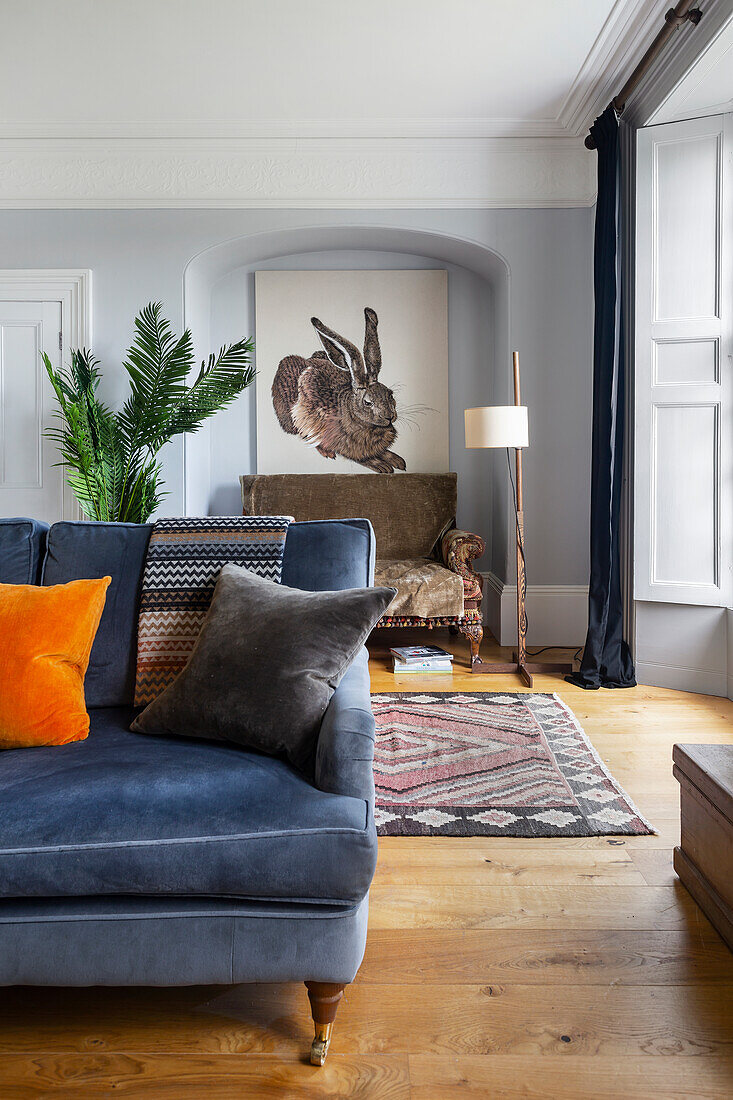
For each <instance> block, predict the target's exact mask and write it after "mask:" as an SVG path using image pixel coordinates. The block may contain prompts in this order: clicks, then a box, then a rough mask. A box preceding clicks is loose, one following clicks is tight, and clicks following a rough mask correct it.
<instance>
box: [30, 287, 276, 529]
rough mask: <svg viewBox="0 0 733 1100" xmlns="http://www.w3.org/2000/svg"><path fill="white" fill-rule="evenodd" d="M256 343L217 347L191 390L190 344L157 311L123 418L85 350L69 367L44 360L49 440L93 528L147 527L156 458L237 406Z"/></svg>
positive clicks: (145, 317) (151, 311) (139, 348)
mask: <svg viewBox="0 0 733 1100" xmlns="http://www.w3.org/2000/svg"><path fill="white" fill-rule="evenodd" d="M252 351H253V344H252V341H251V340H239V341H237V343H235V344H231V345H229V346H227V347H223V348H221V350H220V351H219V354H218V356H214V355H211V356H209V359H208V360H205V361H204V362H203V363H202V364H201V369H200V370H199V372H198V375H197V376H196V378H195V379H194V381H193V383H192V384H191V385H190V386H189V385H187V379H188V377H189V375H190V373H191V371H192V369H193V365H194V359H193V341H192V338H191V333H190V331H189V330H188V329H187V330H186V331H185V332H184V333H183V335H182V336H180V337H176V336H175V335H174V333H173V332H172V330H171V326H170V324H169V323H168V321H167V320H166V319H165V318H164V317H163V316H162V305H161V304H160V303H159V302H151V303H149V305H147V306H146V307H145V308H144V309H143V310H142V311H141V312H140V313H139V314H138V316H137V317H136V319H135V338H134V340H133V343H132V346H131V347H130V349H129V351H128V353H127V358H126V360H125V362H124V364H123V365H124V368H125V370H126V371H127V375H128V377H129V380H130V396H129V397H128V399H127V401H126V402H125V404H124V405H123V407H122V409H121V410H120V411H119V412H113V411H112V410H111V409H110V408H108V406H107V405H105V404H104V403H103V402H101V401H100V400H99V398H98V396H97V389H98V387H99V383H100V380H101V375H100V371H99V363H98V361H97V360H96V359H95V358H94V356H93V355H92V353H91V351H88V350H86V349H84V348H80V349H77V350H75V351H72V353H71V363H70V364H69V367H68V368H61V369H59V370H56V369H55V368H54V367H53V365H52V364H51V361H50V360H49V358H48V356H47V355H45V354H44V355H43V361H44V364H45V367H46V371H47V373H48V376H49V379H50V381H51V385H52V386H53V389H54V392H55V394H56V398H57V400H58V404H59V411H58V414H57V419H58V425H57V426H54V427H51V428H49V429H48V432H47V434H48V435H49V437H50V438H52V439H53V440H54V441H55V442H56V444H57V445H58V448H59V452H60V457H61V464H62V465H63V466H64V467H65V471H66V478H67V481H68V483H69V485H70V487H71V489H72V491H73V492H74V495H75V496H76V498H77V500H78V501H79V504H80V506H81V508H82V511H83V512H84V514H85V515H86V516H87V517H88V518H89V519H96V520H107V521H113V520H121V521H128V522H133V523H144V522H145V521H146V520H147V519H149V518H150V516H151V515H152V514H153V513H154V512H155V510H156V509H157V508H158V506H159V505H160V503H161V501H162V500H163V498H164V496H165V493H164V492H163V490H162V487H161V483H162V479H161V466H160V463H159V462H158V460H157V455H158V452H159V451H160V449H161V447H163V446H164V444H165V443H167V442H168V441H169V440H170V439H172V438H173V437H174V436H176V435H180V434H181V432H194V431H196V430H197V429H198V428H199V427H200V425H201V422H202V421H203V420H205V419H206V418H207V417H210V416H212V415H213V414H214V413H215V412H217V411H218V410H219V409H221V408H223V407H224V406H225V405H227V404H229V403H230V402H231V401H233V400H234V398H235V397H237V396H238V395H239V394H240V393H241V392H242V391H243V390H244V389H245V388H246V387H247V386H249V385H250V384H251V382H252V381H253V379H254V375H255V371H254V367H253V366H252V364H251V361H250V358H251V355H252Z"/></svg>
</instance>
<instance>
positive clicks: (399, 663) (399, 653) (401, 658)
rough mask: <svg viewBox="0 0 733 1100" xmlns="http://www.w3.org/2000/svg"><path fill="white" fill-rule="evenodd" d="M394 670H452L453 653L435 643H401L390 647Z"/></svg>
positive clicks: (400, 671) (401, 671) (399, 672)
mask: <svg viewBox="0 0 733 1100" xmlns="http://www.w3.org/2000/svg"><path fill="white" fill-rule="evenodd" d="M390 653H391V654H392V657H393V658H394V672H395V674H399V675H402V673H403V672H452V671H453V665H452V663H451V662H452V661H453V654H452V653H448V652H447V650H445V649H441V648H440V647H439V646H437V645H403V646H396V647H395V649H390Z"/></svg>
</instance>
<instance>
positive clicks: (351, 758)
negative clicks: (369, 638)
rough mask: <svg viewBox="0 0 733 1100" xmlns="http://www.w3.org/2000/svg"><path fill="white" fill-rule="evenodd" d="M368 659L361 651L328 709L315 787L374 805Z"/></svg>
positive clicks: (318, 748) (372, 716) (372, 728)
mask: <svg viewBox="0 0 733 1100" xmlns="http://www.w3.org/2000/svg"><path fill="white" fill-rule="evenodd" d="M369 687H370V685H369V655H368V653H367V651H366V649H362V651H361V653H359V654H358V655H357V657H356V659H355V660H354V662H353V664H352V665H351V667H350V668H349V669H348V670H347V672H346V674H345V675H344V678H343V680H342V681H341V683H340V684H339V686H338V687H337V689H336V691H335V692H334V694H333V696H332V697H331V702H330V703H329V704H328V707H327V708H326V713H325V714H324V716H323V722H322V724H321V732H320V734H319V736H318V747H317V749H316V774H315V779H316V786H317V787H318V788H319V790H322V791H328V792H329V793H331V794H346V795H351V796H352V797H353V798H364V799H366V800H367V801H368V802H369V803H370V804H371V805H374V773H373V771H372V762H373V760H374V715H373V714H372V706H371V696H370V692H369Z"/></svg>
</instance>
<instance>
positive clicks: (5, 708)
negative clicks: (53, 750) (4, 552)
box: [0, 577, 111, 749]
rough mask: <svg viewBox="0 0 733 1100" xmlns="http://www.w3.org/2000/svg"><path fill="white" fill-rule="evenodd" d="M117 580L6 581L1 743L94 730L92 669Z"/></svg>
mask: <svg viewBox="0 0 733 1100" xmlns="http://www.w3.org/2000/svg"><path fill="white" fill-rule="evenodd" d="M110 580H111V577H102V578H101V579H100V580H91V581H70V582H69V583H68V584H55V585H49V587H47V588H40V587H37V586H36V585H32V584H0V749H18V748H24V747H28V746H31V745H66V744H68V742H69V741H83V740H84V738H85V737H86V736H87V734H88V733H89V715H88V714H87V708H86V705H85V703H84V674H85V673H86V670H87V665H88V664H89V654H90V653H91V651H92V642H93V641H94V635H95V634H96V633H97V627H98V626H99V620H100V618H101V617H102V611H103V610H104V601H105V599H106V595H107V586H108V584H109V583H110Z"/></svg>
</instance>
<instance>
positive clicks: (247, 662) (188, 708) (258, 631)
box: [132, 565, 394, 777]
mask: <svg viewBox="0 0 733 1100" xmlns="http://www.w3.org/2000/svg"><path fill="white" fill-rule="evenodd" d="M393 595H394V589H393V588H347V589H345V590H344V591H341V592H301V591H300V589H298V588H287V587H286V586H285V585H283V584H278V583H276V582H274V581H271V580H269V579H268V578H267V577H260V576H258V575H257V574H256V573H253V572H252V571H251V570H249V569H244V568H243V567H242V566H240V565H225V566H223V568H222V570H221V572H220V573H219V579H218V580H217V582H216V587H215V589H214V595H213V596H212V598H211V606H210V607H209V610H208V612H207V614H206V618H205V619H204V622H203V625H202V626H201V631H200V633H199V636H198V638H197V639H196V643H195V645H194V647H193V651H192V653H191V656H190V658H189V660H188V663H187V665H186V666H185V668H184V669H183V670H182V671H181V672H180V673H179V674H178V676H177V677H176V679H175V680H174V681H173V682H172V683H170V684H168V686H167V687H166V688H165V689H164V690H163V691H162V692H161V693H160V695H158V696H157V697H156V698H155V699H153V701H152V702H151V703H149V704H148V706H147V707H146V708H145V710H144V711H143V712H142V714H139V715H138V716H137V718H136V719H135V721H134V722H133V724H132V729H133V730H137V731H138V732H139V733H150V734H174V735H177V736H180V737H204V738H207V739H208V738H211V740H215V741H232V742H234V743H235V744H238V745H243V746H245V747H246V748H250V749H256V750H257V751H259V752H265V753H268V754H271V755H272V756H282V757H284V758H285V759H286V760H289V761H290V763H291V764H293V765H294V766H295V767H296V768H297V769H298V770H299V771H300V772H302V773H303V774H304V775H307V776H308V777H312V776H313V773H314V769H315V756H316V744H317V741H318V731H319V730H320V728H321V722H322V721H323V715H324V714H325V712H326V707H327V706H328V703H329V700H330V699H331V696H332V695H333V693H334V691H335V690H336V688H337V687H338V685H339V683H340V682H341V678H342V677H343V675H344V673H345V672H346V670H347V668H348V667H349V666H350V665H351V663H352V661H353V660H354V658H355V657H356V655H357V653H358V652H359V651H360V649H361V648H362V646H363V645H364V642H365V641H366V639H367V636H368V635H369V634H370V632H371V631H372V629H373V628H374V626H375V624H376V623H377V622H378V621H379V619H380V618H381V616H382V614H383V613H384V609H385V608H386V606H387V604H388V603H389V601H390V600H391V598H392V596H393ZM181 751H184V750H183V748H182V749H181Z"/></svg>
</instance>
